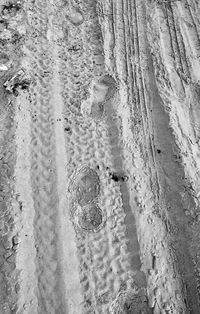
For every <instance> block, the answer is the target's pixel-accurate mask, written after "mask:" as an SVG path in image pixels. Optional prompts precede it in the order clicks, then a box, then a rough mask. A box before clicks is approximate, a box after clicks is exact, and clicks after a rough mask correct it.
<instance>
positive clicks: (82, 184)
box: [68, 166, 100, 206]
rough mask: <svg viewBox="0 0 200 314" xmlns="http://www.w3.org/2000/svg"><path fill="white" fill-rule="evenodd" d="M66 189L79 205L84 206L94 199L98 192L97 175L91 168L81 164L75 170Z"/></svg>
mask: <svg viewBox="0 0 200 314" xmlns="http://www.w3.org/2000/svg"><path fill="white" fill-rule="evenodd" d="M68 190H69V192H70V193H72V198H73V199H74V200H75V201H76V202H77V203H78V204H79V205H81V206H85V205H86V204H88V203H91V202H92V201H94V200H95V199H96V198H97V197H98V195H99V193H100V180H99V176H98V174H97V173H96V171H94V170H93V169H91V168H89V167H88V166H83V167H81V168H80V169H78V170H77V171H75V173H74V175H73V176H72V179H71V181H70V184H69V188H68Z"/></svg>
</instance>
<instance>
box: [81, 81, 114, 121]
mask: <svg viewBox="0 0 200 314" xmlns="http://www.w3.org/2000/svg"><path fill="white" fill-rule="evenodd" d="M116 91H117V84H116V81H115V80H114V79H113V78H112V77H111V76H110V75H104V76H102V77H101V78H100V79H99V80H96V81H93V82H92V83H91V87H90V96H89V98H88V99H87V100H85V101H84V102H82V104H81V113H82V114H83V116H86V117H90V118H92V119H96V120H100V119H102V118H103V116H104V115H105V114H106V109H109V108H107V106H109V101H110V100H111V99H112V98H113V99H114V96H115V94H116Z"/></svg>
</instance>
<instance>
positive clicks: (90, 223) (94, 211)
mask: <svg viewBox="0 0 200 314" xmlns="http://www.w3.org/2000/svg"><path fill="white" fill-rule="evenodd" d="M102 223H103V214H102V210H101V209H100V207H99V206H98V205H96V204H95V203H91V204H88V205H86V206H84V207H83V208H82V209H81V210H80V212H79V214H78V225H79V227H80V228H82V229H85V230H87V231H98V230H100V227H101V226H102Z"/></svg>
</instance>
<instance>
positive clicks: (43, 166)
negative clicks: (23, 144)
mask: <svg viewBox="0 0 200 314" xmlns="http://www.w3.org/2000/svg"><path fill="white" fill-rule="evenodd" d="M50 10H51V8H50V4H47V3H46V2H45V3H42V2H40V1H37V2H36V3H35V7H34V8H32V12H31V13H32V17H31V18H29V19H28V23H29V25H28V26H29V29H30V31H32V32H35V31H36V32H37V33H38V34H37V36H36V41H35V42H31V40H30V41H29V40H28V41H27V47H28V49H29V51H30V52H29V55H30V60H31V66H32V71H33V77H34V81H35V86H34V88H33V89H32V91H31V96H30V98H31V102H32V106H31V110H32V113H33V114H34V113H35V112H36V119H33V118H32V123H31V136H32V144H31V154H32V156H31V162H32V165H33V168H32V171H31V176H32V191H33V200H34V208H35V223H34V229H35V230H34V234H35V242H36V245H35V248H36V259H35V263H36V276H37V292H36V294H37V299H38V313H42V314H44V313H58V312H59V313H64V309H63V304H62V303H63V302H62V301H63V300H62V294H60V283H59V278H60V275H59V273H60V270H59V265H58V260H57V258H58V235H57V232H58V229H57V228H58V227H57V214H58V195H57V177H56V160H55V155H56V148H55V133H54V127H53V125H52V123H53V121H54V113H53V108H52V103H51V97H52V91H51V86H52V81H53V77H52V54H51V53H50V52H49V48H50V47H49V43H48V40H47V39H46V38H45V36H46V35H45V34H47V29H48V27H49V18H48V12H50ZM27 11H28V3H27ZM31 28H32V29H33V30H31ZM41 34H42V35H41ZM35 166H36V168H35ZM36 170H37V171H36Z"/></svg>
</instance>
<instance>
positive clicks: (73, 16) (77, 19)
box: [67, 8, 84, 26]
mask: <svg viewBox="0 0 200 314" xmlns="http://www.w3.org/2000/svg"><path fill="white" fill-rule="evenodd" d="M67 18H68V20H69V21H70V22H71V23H72V24H73V25H74V26H79V25H81V24H82V23H83V21H84V18H83V14H82V13H81V11H80V10H79V9H78V8H72V9H71V11H70V13H69V15H67Z"/></svg>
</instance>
